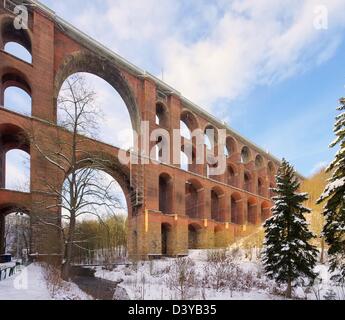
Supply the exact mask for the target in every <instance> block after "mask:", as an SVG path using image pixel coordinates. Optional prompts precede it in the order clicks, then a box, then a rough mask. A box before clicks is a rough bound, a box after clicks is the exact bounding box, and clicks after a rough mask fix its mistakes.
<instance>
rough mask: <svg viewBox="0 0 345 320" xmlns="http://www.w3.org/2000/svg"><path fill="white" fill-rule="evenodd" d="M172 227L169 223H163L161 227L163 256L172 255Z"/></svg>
mask: <svg viewBox="0 0 345 320" xmlns="http://www.w3.org/2000/svg"><path fill="white" fill-rule="evenodd" d="M171 229H172V227H171V225H170V224H168V223H162V226H161V239H162V255H163V256H166V255H171V254H172V248H173V247H172V243H171V241H172V236H171Z"/></svg>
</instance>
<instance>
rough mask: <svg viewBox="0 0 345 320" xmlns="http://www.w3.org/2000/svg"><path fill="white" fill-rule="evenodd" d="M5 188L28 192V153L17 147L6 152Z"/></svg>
mask: <svg viewBox="0 0 345 320" xmlns="http://www.w3.org/2000/svg"><path fill="white" fill-rule="evenodd" d="M5 166H6V176H5V181H6V183H5V189H7V190H13V191H20V192H30V154H28V153H27V152H25V151H22V150H19V149H12V150H10V151H8V152H7V153H6V165H5Z"/></svg>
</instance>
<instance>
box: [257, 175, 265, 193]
mask: <svg viewBox="0 0 345 320" xmlns="http://www.w3.org/2000/svg"><path fill="white" fill-rule="evenodd" d="M258 194H259V195H260V196H262V197H264V196H265V185H264V180H263V179H262V178H258Z"/></svg>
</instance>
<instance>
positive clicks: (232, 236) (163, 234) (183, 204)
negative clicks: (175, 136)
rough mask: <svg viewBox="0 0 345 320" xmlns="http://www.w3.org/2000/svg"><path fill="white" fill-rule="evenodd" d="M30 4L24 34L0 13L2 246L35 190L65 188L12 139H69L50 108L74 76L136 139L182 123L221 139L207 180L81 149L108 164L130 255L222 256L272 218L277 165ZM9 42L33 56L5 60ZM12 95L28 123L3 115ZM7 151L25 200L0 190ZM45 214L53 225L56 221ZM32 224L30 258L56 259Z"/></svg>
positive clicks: (199, 170) (26, 146)
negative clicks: (26, 160) (23, 158)
mask: <svg viewBox="0 0 345 320" xmlns="http://www.w3.org/2000/svg"><path fill="white" fill-rule="evenodd" d="M26 2H29V3H31V1H26ZM35 3H36V5H35V6H33V7H29V8H30V9H29V29H28V30H16V29H14V26H13V18H14V14H13V13H12V12H11V10H12V9H13V6H11V4H12V2H7V7H4V8H0V79H1V82H0V147H1V149H0V169H1V171H0V222H1V223H0V225H1V226H2V227H1V228H0V230H2V231H1V232H2V234H0V237H1V239H3V236H4V234H3V230H4V223H5V216H6V215H7V214H9V213H12V212H14V211H17V210H22V211H25V212H27V213H29V214H30V213H31V212H32V211H33V210H34V208H33V206H32V204H33V203H34V202H35V201H36V200H39V199H41V198H42V197H43V195H42V190H43V189H44V185H43V183H42V181H45V180H49V181H50V182H51V183H55V184H56V185H57V186H61V185H62V182H63V180H64V179H65V177H61V176H59V174H58V173H56V172H55V171H54V169H53V168H52V167H51V165H50V164H49V163H47V161H45V160H44V159H43V158H42V156H41V155H40V154H39V153H38V152H37V150H36V149H35V148H32V147H30V143H29V142H28V141H29V140H23V139H18V136H26V135H29V133H28V132H29V131H30V130H32V128H35V130H36V132H39V139H40V140H41V143H42V144H45V145H49V144H50V143H51V141H54V139H56V138H57V137H60V138H61V137H64V139H69V136H68V133H66V132H65V131H64V130H62V129H61V128H59V127H58V126H57V125H56V119H57V115H56V110H57V106H56V103H57V97H58V94H59V90H60V88H61V85H62V83H63V82H64V81H65V80H66V79H67V78H68V77H69V76H70V75H72V74H74V73H77V72H87V73H91V74H94V75H96V76H99V77H100V78H102V79H104V80H105V81H107V82H108V83H109V84H110V85H111V86H113V88H114V89H116V90H117V92H118V93H119V94H120V95H121V97H122V99H123V101H124V102H125V104H126V106H127V108H128V111H129V114H130V117H131V122H132V126H133V129H135V130H137V131H139V126H140V122H141V121H142V120H146V121H149V123H150V130H153V129H156V128H159V127H162V128H165V129H166V130H168V131H169V132H171V131H172V129H173V128H175V129H178V128H180V121H182V122H184V123H185V124H186V126H187V127H188V128H189V129H190V130H193V129H195V128H200V129H202V130H203V132H205V129H207V128H214V129H215V130H217V129H226V130H227V140H226V148H227V160H226V161H227V170H226V172H225V173H224V174H223V175H221V176H214V177H212V176H208V175H207V167H206V166H205V165H199V164H191V165H189V168H188V170H182V169H181V168H180V166H178V165H169V164H165V163H160V164H159V165H155V164H147V165H144V166H143V165H140V164H139V165H129V166H124V165H121V164H119V163H118V161H117V157H116V155H117V154H118V151H119V150H118V149H117V148H116V147H113V146H110V145H107V144H104V143H101V142H98V141H93V140H90V141H89V148H90V152H93V151H94V152H102V153H104V154H105V155H107V156H108V157H109V158H111V159H112V160H113V165H109V170H108V173H109V174H111V175H112V176H113V177H114V178H115V179H116V180H117V182H118V183H119V184H120V185H121V187H122V189H123V191H124V193H125V195H126V199H127V204H128V250H129V254H130V255H131V256H137V257H140V258H147V257H148V255H160V254H163V255H184V254H185V253H186V252H187V251H188V248H211V247H224V246H226V245H228V244H229V243H232V242H234V241H235V240H236V239H237V238H239V237H243V236H245V235H248V234H250V233H251V232H253V230H254V229H255V228H256V227H257V226H258V225H260V224H261V223H262V221H264V220H265V219H267V217H269V216H270V208H271V206H272V202H271V199H270V191H269V187H272V186H273V185H274V183H275V181H274V175H275V174H276V170H277V167H278V165H279V161H278V160H277V159H275V158H274V157H272V156H270V155H269V154H267V153H266V152H264V151H263V150H261V149H260V148H259V147H257V146H255V145H254V144H253V143H251V142H249V141H248V140H246V139H245V138H243V137H241V136H240V135H239V134H237V133H235V132H234V131H233V130H231V129H230V128H228V127H227V126H226V125H225V124H224V123H222V122H220V121H218V120H217V119H215V118H214V117H212V116H211V115H209V114H208V113H206V112H205V111H203V110H202V109H200V108H199V107H198V106H196V105H195V104H193V103H192V102H190V101H188V100H187V99H185V98H184V97H183V96H182V95H181V94H179V93H178V92H177V91H176V90H174V89H173V88H171V87H169V86H168V85H167V84H165V83H164V82H162V81H160V80H159V79H157V78H155V77H154V76H152V75H150V74H148V73H146V72H144V71H142V70H140V69H139V68H137V67H135V66H133V65H132V64H130V63H129V62H127V61H126V60H124V59H123V58H121V57H119V56H118V55H116V54H115V53H113V52H111V51H110V50H108V49H107V48H105V47H103V46H102V45H101V44H99V43H97V42H96V41H95V40H93V39H91V38H90V37H88V36H87V35H85V34H83V33H82V32H80V31H78V30H77V29H75V28H74V27H73V26H71V25H69V24H68V23H67V22H65V21H63V20H62V19H61V18H59V17H57V16H56V15H55V14H54V12H52V11H50V10H49V9H48V8H46V7H44V6H43V5H40V4H38V3H37V2H35ZM8 42H17V43H18V44H20V45H22V46H23V47H25V48H26V49H27V50H28V51H29V52H30V53H31V56H32V63H27V62H24V61H22V60H20V59H19V58H17V57H15V56H14V55H11V54H9V53H7V52H6V51H5V45H6V43H8ZM11 86H16V87H19V88H21V89H23V90H24V91H26V92H27V93H28V94H29V95H30V96H31V98H32V112H31V116H24V115H21V114H18V113H15V112H12V111H10V110H7V109H6V108H5V107H4V91H5V89H6V88H8V87H11ZM156 119H158V121H157V120H156ZM114 134H116V133H114ZM23 141H24V142H23ZM187 144H195V141H194V139H192V140H188V139H183V145H184V146H185V145H187ZM203 147H205V148H206V146H203ZM12 149H20V150H23V151H25V152H27V153H29V154H30V159H31V160H30V168H31V176H30V178H31V183H30V190H31V192H29V193H22V192H15V191H10V190H6V189H5V170H6V157H5V156H6V152H8V151H9V150H12ZM49 214H51V215H55V216H56V217H58V216H59V213H58V212H49ZM57 219H58V218H57ZM32 224H33V235H32V252H37V253H39V254H42V255H44V254H51V253H56V252H59V250H60V245H61V244H60V241H58V239H59V238H58V237H57V234H56V231H55V230H52V229H51V228H50V229H49V228H48V227H47V226H43V225H42V224H40V223H39V221H33V222H32ZM50 237H53V239H56V240H55V241H54V244H55V245H52V242H51V241H48V240H47V239H50ZM54 237H55V238H54ZM2 243H3V241H2ZM48 244H49V245H48ZM2 250H3V248H2Z"/></svg>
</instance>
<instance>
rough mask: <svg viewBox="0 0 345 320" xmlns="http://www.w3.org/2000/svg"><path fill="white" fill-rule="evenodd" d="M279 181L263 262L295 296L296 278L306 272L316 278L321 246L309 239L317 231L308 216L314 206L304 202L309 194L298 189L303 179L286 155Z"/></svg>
mask: <svg viewBox="0 0 345 320" xmlns="http://www.w3.org/2000/svg"><path fill="white" fill-rule="evenodd" d="M276 182H277V187H276V188H275V189H273V190H272V191H273V192H274V193H275V194H276V196H274V197H273V201H274V203H275V205H274V207H273V209H272V217H271V218H270V219H268V220H267V221H266V223H265V225H264V227H265V244H264V252H263V263H264V266H265V271H266V274H267V276H268V277H269V278H271V279H274V280H276V281H277V282H278V283H284V284H287V289H286V296H287V297H288V298H291V295H292V284H293V281H295V280H297V279H298V278H300V277H302V276H303V277H307V278H309V279H310V280H314V279H315V277H316V274H315V273H314V271H313V268H314V266H315V264H316V256H317V250H316V248H315V247H314V246H312V245H311V244H310V243H309V241H310V240H311V239H312V238H314V235H313V234H312V233H311V232H310V231H309V230H308V224H307V222H306V219H305V217H304V214H306V213H310V210H309V209H307V208H305V207H304V206H303V205H302V203H303V202H304V201H306V200H307V199H308V195H307V194H306V193H299V192H298V190H299V186H300V183H299V181H298V179H297V178H296V176H295V173H294V169H293V167H292V166H291V165H290V164H289V163H288V162H287V161H286V160H284V159H283V161H282V164H281V166H280V168H279V171H278V175H277V177H276Z"/></svg>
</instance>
